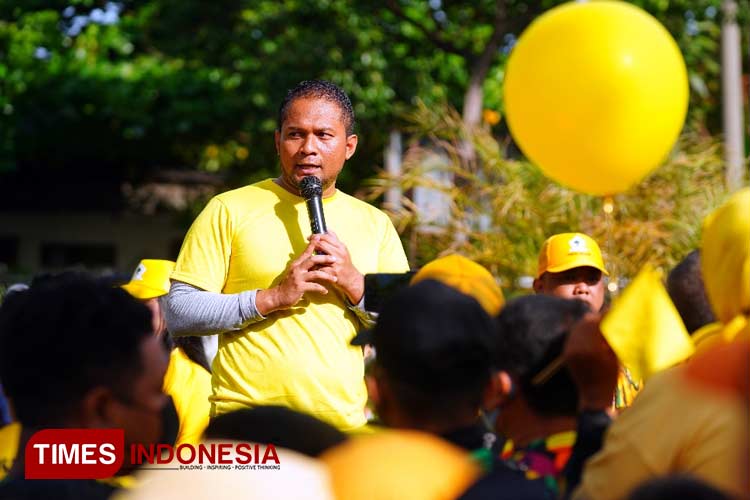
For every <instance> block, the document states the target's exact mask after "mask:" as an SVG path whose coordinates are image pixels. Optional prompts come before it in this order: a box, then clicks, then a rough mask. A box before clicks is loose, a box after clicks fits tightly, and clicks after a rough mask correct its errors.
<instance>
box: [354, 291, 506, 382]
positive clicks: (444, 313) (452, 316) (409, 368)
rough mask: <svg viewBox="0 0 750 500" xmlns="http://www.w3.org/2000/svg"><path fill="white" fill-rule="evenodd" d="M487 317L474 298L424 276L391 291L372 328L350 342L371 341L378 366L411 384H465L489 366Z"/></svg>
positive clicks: (361, 342)
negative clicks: (444, 382)
mask: <svg viewBox="0 0 750 500" xmlns="http://www.w3.org/2000/svg"><path fill="white" fill-rule="evenodd" d="M492 333H493V324H492V320H491V318H490V317H489V316H488V314H487V312H486V311H485V310H484V309H483V308H482V306H481V305H479V303H478V302H477V301H476V300H475V299H474V298H473V297H470V296H468V295H465V294H463V293H461V292H459V291H457V290H456V289H454V288H451V287H449V286H447V285H444V284H442V283H440V282H438V281H434V280H425V281H422V282H420V283H417V284H416V285H413V286H409V287H406V288H404V289H403V290H400V291H399V292H398V293H396V294H395V295H394V296H393V297H392V298H391V299H390V300H389V301H388V302H386V304H385V306H384V307H383V311H382V312H381V313H380V316H379V317H378V321H377V324H376V326H375V328H374V329H373V330H370V331H363V332H360V333H359V334H358V335H357V336H356V337H355V338H354V339H353V340H352V344H354V345H360V344H364V343H372V344H373V345H374V346H375V350H376V352H377V360H378V364H379V365H380V366H381V367H383V368H384V369H385V370H386V371H387V372H388V373H389V374H390V375H391V376H392V377H395V378H398V379H399V380H401V381H404V382H409V383H412V384H416V385H423V384H425V383H430V381H434V380H436V379H438V380H442V381H445V380H446V377H445V375H446V374H450V377H448V380H449V382H448V383H453V382H455V383H456V384H464V383H465V380H466V379H468V378H470V379H476V378H477V377H482V376H486V375H487V374H489V372H490V370H491V367H492V362H491V360H492V352H493V348H492Z"/></svg>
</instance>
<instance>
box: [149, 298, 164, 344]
mask: <svg viewBox="0 0 750 500" xmlns="http://www.w3.org/2000/svg"><path fill="white" fill-rule="evenodd" d="M143 303H144V304H145V305H146V307H148V308H149V310H150V311H151V326H152V328H153V329H154V335H161V334H163V333H165V332H166V331H167V322H166V321H165V320H164V315H163V314H162V313H161V306H160V305H159V298H158V297H154V298H153V299H147V300H144V301H143Z"/></svg>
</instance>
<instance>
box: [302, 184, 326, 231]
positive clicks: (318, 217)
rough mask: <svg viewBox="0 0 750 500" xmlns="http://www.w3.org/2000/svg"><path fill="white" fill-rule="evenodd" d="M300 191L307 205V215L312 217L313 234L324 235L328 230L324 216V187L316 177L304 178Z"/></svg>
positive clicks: (311, 227)
mask: <svg viewBox="0 0 750 500" xmlns="http://www.w3.org/2000/svg"><path fill="white" fill-rule="evenodd" d="M299 191H300V193H301V194H302V197H303V198H304V199H305V202H306V203H307V215H308V216H309V217H310V229H312V233H313V234H323V233H325V232H327V230H326V219H325V217H324V216H323V187H322V186H321V185H320V179H318V178H317V177H315V176H314V175H308V176H307V177H303V178H302V180H301V181H300V183H299Z"/></svg>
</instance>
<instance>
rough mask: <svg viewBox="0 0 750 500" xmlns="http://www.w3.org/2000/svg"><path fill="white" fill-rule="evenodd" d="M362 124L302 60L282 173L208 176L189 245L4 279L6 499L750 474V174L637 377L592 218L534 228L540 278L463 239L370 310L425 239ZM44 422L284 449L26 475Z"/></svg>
mask: <svg viewBox="0 0 750 500" xmlns="http://www.w3.org/2000/svg"><path fill="white" fill-rule="evenodd" d="M354 130H355V122H354V112H353V108H352V105H351V102H350V101H349V98H348V96H347V95H346V94H345V93H344V92H343V91H342V90H341V89H340V88H338V87H337V86H335V85H333V84H331V83H329V82H325V81H306V82H302V83H301V84H299V85H298V86H297V87H296V88H294V89H292V90H291V91H290V92H289V93H288V95H287V98H286V99H285V100H284V102H283V103H282V104H281V106H280V111H279V116H278V125H277V131H276V133H275V142H276V149H277V153H278V156H279V163H280V166H281V174H280V176H279V177H278V178H276V179H268V180H264V181H261V182H258V183H256V184H252V185H249V186H246V187H243V188H240V189H237V190H234V191H229V192H226V193H223V194H220V195H218V196H216V197H215V198H214V199H212V200H211V201H210V202H209V203H208V205H207V206H206V208H205V209H204V210H203V212H201V214H200V215H199V216H198V217H197V219H196V220H195V222H194V223H193V226H192V227H191V229H190V230H189V232H188V233H187V236H186V237H185V241H184V243H183V246H182V249H181V251H180V254H179V256H178V258H177V260H176V262H171V261H165V260H157V259H144V260H143V261H141V262H140V263H139V265H138V267H137V268H136V270H135V272H134V273H133V275H132V278H131V279H130V281H129V282H127V283H125V284H115V283H112V282H111V280H105V279H102V278H97V277H94V276H91V275H88V274H85V273H79V272H67V273H62V274H59V275H54V276H45V277H43V278H40V279H37V280H35V281H34V282H32V283H31V284H30V286H27V287H18V288H16V289H13V290H12V291H11V292H10V293H8V294H7V295H6V297H5V298H4V300H3V302H2V304H1V305H0V384H2V388H3V391H4V395H5V396H6V397H7V400H8V403H9V404H8V407H9V409H10V411H9V412H8V414H7V420H8V421H7V422H4V423H6V425H4V426H3V427H1V428H0V499H2V498H8V499H31V498H40V499H41V498H45V499H47V498H71V499H73V498H75V499H89V498H91V499H94V498H171V497H175V498H181V499H187V498H209V497H210V498H225V497H245V498H295V499H303V498H310V499H345V500H350V499H374V500H378V499H393V498H409V499H425V500H428V499H435V500H438V499H440V500H442V499H451V498H456V499H458V498H461V499H466V500H471V499H498V500H499V499H519V500H524V499H555V498H573V499H577V500H585V499H589V500H599V499H603V500H607V499H613V500H614V499H633V500H650V499H671V498H683V499H696V500H698V499H700V500H703V499H706V500H708V499H730V498H750V482H749V479H748V470H750V469H749V467H750V460H748V458H749V452H750V439H749V438H750V436H749V435H748V421H749V420H748V416H749V414H748V402H749V401H748V396H749V395H750V387H748V383H749V382H750V372H749V370H750V368H749V367H748V361H750V352H749V347H750V189H743V190H740V191H739V192H737V193H735V194H734V195H733V196H731V197H730V198H729V199H728V200H727V201H726V202H725V204H724V205H722V206H721V207H719V208H718V209H717V210H715V211H714V212H713V213H712V214H711V215H709V216H708V217H707V218H706V220H705V221H704V225H703V233H702V243H701V247H700V249H696V250H695V251H694V252H691V253H690V254H689V255H687V256H686V257H685V259H684V260H683V261H682V262H681V263H680V264H679V265H678V266H676V267H675V268H674V269H673V270H672V272H671V273H670V274H669V277H668V279H667V282H666V287H667V290H668V292H669V296H670V298H671V299H672V301H673V303H674V305H675V307H676V309H677V311H678V312H679V314H680V316H681V318H682V320H683V322H684V324H685V327H686V329H687V331H688V332H689V333H690V334H691V335H692V338H693V343H694V345H695V346H696V352H695V354H694V355H693V356H692V357H691V358H690V359H688V360H687V361H685V362H683V363H681V364H679V365H676V366H673V367H670V368H667V369H666V370H664V371H662V372H660V373H657V374H656V375H653V376H651V377H650V378H648V379H647V380H640V379H637V378H636V377H634V376H633V375H632V373H631V371H630V370H629V369H628V367H627V366H624V365H623V363H621V362H620V361H619V360H618V357H617V356H616V354H615V353H614V351H613V350H612V348H611V347H610V345H609V344H608V343H607V341H606V340H605V336H604V335H603V334H602V332H601V328H600V324H601V321H602V319H603V318H604V317H605V316H606V315H607V313H608V309H609V308H610V307H613V308H616V307H617V305H616V302H615V304H613V305H611V304H610V303H609V300H608V297H607V292H606V280H607V276H608V272H607V269H606V266H605V260H604V258H603V256H602V253H601V251H600V249H599V246H598V244H597V243H596V241H594V240H593V239H592V238H590V237H589V236H587V235H585V234H583V233H580V232H570V233H563V234H556V235H550V237H549V238H548V239H547V241H546V242H545V243H544V245H543V246H542V248H540V252H539V265H538V270H537V274H536V276H535V280H534V284H533V289H534V292H535V293H534V294H530V295H526V296H520V297H517V298H514V299H512V300H509V301H507V302H506V300H505V298H504V296H503V292H502V290H501V289H500V287H499V286H498V284H497V281H496V279H495V277H493V276H492V274H491V273H490V272H489V271H488V270H487V269H486V268H484V267H483V266H481V265H479V264H478V263H476V262H473V261H471V260H470V259H467V258H466V257H463V256H460V255H446V256H443V257H439V258H437V259H435V260H434V261H432V262H430V263H428V264H426V265H425V266H423V267H422V268H421V269H419V270H418V271H417V272H416V274H414V275H413V277H411V279H410V282H409V283H408V284H405V285H404V286H402V287H400V288H399V289H397V290H396V291H394V292H393V294H392V295H391V296H390V297H389V298H388V300H387V301H386V302H385V305H384V306H383V308H382V310H381V311H380V312H379V313H378V314H374V313H373V312H371V311H370V310H369V309H368V304H367V303H366V300H365V275H366V274H371V273H404V272H406V271H407V270H408V263H407V260H406V256H405V254H404V250H403V247H402V246H401V243H400V241H399V237H398V235H397V233H396V230H395V228H394V227H393V225H392V223H391V222H390V220H389V219H388V217H387V216H386V215H385V214H384V213H382V212H380V211H379V210H377V209H376V208H374V207H372V206H371V205H368V204H366V203H364V202H362V201H359V200H357V199H356V198H353V197H351V196H348V195H346V194H344V193H342V192H341V191H339V190H338V189H337V188H336V178H337V176H338V175H339V173H340V172H341V170H342V168H343V166H344V163H345V161H346V160H347V159H349V158H350V157H351V156H352V155H353V154H354V152H355V150H356V147H357V140H358V138H357V135H356V134H355V133H354ZM308 176H315V177H317V178H318V179H319V180H320V181H321V184H322V204H323V208H324V213H325V218H326V220H327V225H328V227H330V229H331V230H330V231H328V232H326V233H323V234H312V232H311V230H310V224H309V220H308V213H307V209H306V204H305V200H304V199H303V197H302V196H301V194H300V189H299V185H300V182H301V181H302V179H303V178H305V177H308ZM644 314H646V312H644ZM209 338H210V339H218V349H217V351H216V353H215V356H214V355H213V354H212V353H210V352H208V351H207V349H206V348H205V346H206V342H205V340H206V339H209ZM0 415H2V414H0ZM368 415H369V418H368ZM48 428H54V429H61V428H76V429H97V428H118V429H123V430H124V435H125V445H126V446H125V452H126V454H127V453H131V452H132V450H133V449H135V448H132V447H131V446H130V445H131V444H148V443H169V444H171V445H174V446H179V445H180V444H190V445H197V444H199V443H204V444H205V443H211V442H222V443H226V442H235V443H238V442H242V443H257V444H261V445H273V446H275V447H276V450H277V453H278V462H279V464H280V467H279V469H278V470H274V469H270V468H269V470H253V471H236V470H235V471H225V470H180V471H176V472H172V473H168V472H166V471H164V470H153V468H149V470H145V469H142V468H138V467H137V466H136V462H137V461H136V460H131V459H128V458H126V459H125V460H124V462H123V467H122V468H121V470H120V471H119V473H118V474H117V475H115V476H114V477H111V478H107V479H99V480H94V479H91V480H84V479H78V480H71V479H56V480H31V479H26V478H25V453H26V444H27V443H28V442H29V440H30V439H31V437H32V436H33V435H34V434H35V433H36V432H37V431H39V430H42V429H48Z"/></svg>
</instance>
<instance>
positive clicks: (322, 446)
mask: <svg viewBox="0 0 750 500" xmlns="http://www.w3.org/2000/svg"><path fill="white" fill-rule="evenodd" d="M204 435H205V438H206V439H232V440H235V441H250V442H252V443H258V444H272V445H274V446H280V447H282V448H287V449H289V450H293V451H296V452H298V453H302V454H303V455H307V456H309V457H318V456H320V455H321V454H322V453H323V452H325V451H326V450H328V449H330V448H333V447H334V446H337V445H339V444H341V443H343V442H344V441H346V440H347V439H348V436H347V435H346V434H344V433H343V432H341V431H340V430H338V429H337V428H336V427H333V426H332V425H330V424H327V423H325V422H323V421H321V420H318V419H317V418H315V417H313V416H311V415H307V414H305V413H300V412H297V411H295V410H291V409H289V408H285V407H283V406H257V407H255V408H250V409H244V410H237V411H233V412H230V413H225V414H223V415H219V416H218V417H216V418H212V419H211V422H210V423H209V424H208V427H207V428H206V431H205V433H204Z"/></svg>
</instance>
